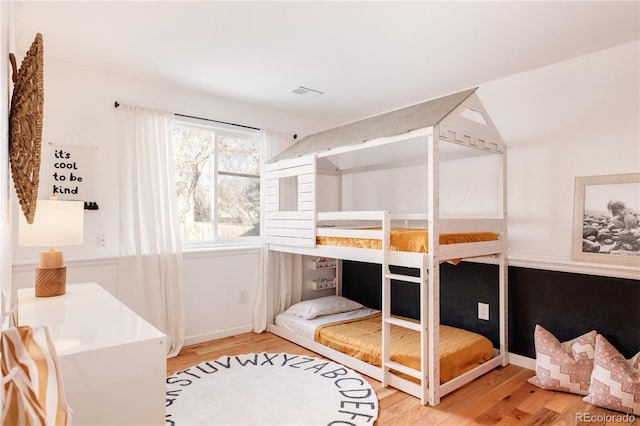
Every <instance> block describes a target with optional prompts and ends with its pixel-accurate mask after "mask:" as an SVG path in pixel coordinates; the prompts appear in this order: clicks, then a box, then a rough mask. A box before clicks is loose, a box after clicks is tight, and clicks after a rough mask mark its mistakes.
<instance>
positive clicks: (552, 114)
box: [478, 41, 640, 261]
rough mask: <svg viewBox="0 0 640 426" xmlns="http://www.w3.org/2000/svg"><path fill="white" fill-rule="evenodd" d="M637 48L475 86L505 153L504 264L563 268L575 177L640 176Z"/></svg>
mask: <svg viewBox="0 0 640 426" xmlns="http://www.w3.org/2000/svg"><path fill="white" fill-rule="evenodd" d="M639 52H640V42H638V41H636V42H633V43H628V44H624V45H621V46H617V47H614V48H611V49H607V50H604V51H601V52H597V53H594V54H590V55H586V56H582V57H579V58H575V59H572V60H569V61H565V62H561V63H557V64H554V65H550V66H547V67H544V68H540V69H537V70H534V71H531V72H527V73H522V74H518V75H514V76H511V77H507V78H503V79H500V80H496V81H492V82H489V83H486V84H483V85H481V87H480V89H479V90H478V94H479V96H480V98H481V100H482V103H483V105H484V106H485V108H486V109H487V110H488V111H489V114H491V117H492V120H493V121H494V123H495V125H496V126H497V128H498V130H499V131H500V134H501V135H502V137H503V139H504V140H505V141H506V143H507V146H508V185H509V187H508V194H509V195H508V197H509V198H508V210H509V212H508V214H509V257H510V258H515V259H518V258H521V259H526V258H538V259H549V260H553V261H569V259H570V257H571V238H572V220H573V193H574V180H575V178H576V177H577V176H593V175H607V174H618V173H632V172H639V171H640V96H639V95H640V86H639V85H640V53H639Z"/></svg>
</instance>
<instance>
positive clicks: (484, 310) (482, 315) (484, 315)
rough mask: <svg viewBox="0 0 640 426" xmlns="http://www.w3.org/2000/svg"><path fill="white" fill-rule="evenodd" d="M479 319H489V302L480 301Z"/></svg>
mask: <svg viewBox="0 0 640 426" xmlns="http://www.w3.org/2000/svg"><path fill="white" fill-rule="evenodd" d="M478 319H481V320H485V321H489V304H488V303H482V302H478Z"/></svg>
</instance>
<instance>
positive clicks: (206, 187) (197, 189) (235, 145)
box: [172, 123, 260, 244]
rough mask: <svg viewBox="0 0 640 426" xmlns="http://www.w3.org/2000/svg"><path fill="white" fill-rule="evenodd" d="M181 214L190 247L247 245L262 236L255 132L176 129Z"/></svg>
mask: <svg viewBox="0 0 640 426" xmlns="http://www.w3.org/2000/svg"><path fill="white" fill-rule="evenodd" d="M172 131H173V152H174V158H175V167H176V186H177V188H176V189H177V194H178V213H179V216H180V225H181V234H182V241H183V242H185V243H201V244H202V243H216V244H217V243H246V242H254V241H256V240H257V237H259V235H260V147H259V138H258V135H257V133H255V132H236V131H229V130H226V129H216V128H212V127H201V126H194V125H188V124H182V123H175V124H174V126H173V129H172Z"/></svg>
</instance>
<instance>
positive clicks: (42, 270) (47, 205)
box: [18, 200, 84, 297]
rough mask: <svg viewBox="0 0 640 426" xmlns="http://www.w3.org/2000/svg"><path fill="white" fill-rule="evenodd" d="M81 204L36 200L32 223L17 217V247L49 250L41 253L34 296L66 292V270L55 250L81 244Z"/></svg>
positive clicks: (59, 253) (56, 294)
mask: <svg viewBox="0 0 640 426" xmlns="http://www.w3.org/2000/svg"><path fill="white" fill-rule="evenodd" d="M83 231H84V202H83V201H67V200H38V201H37V204H36V213H35V216H34V218H33V223H31V224H29V223H27V220H26V218H25V217H24V215H20V219H19V227H18V245H21V246H30V247H49V249H48V250H45V251H41V252H40V258H39V262H38V267H37V268H36V284H35V286H36V297H50V296H61V295H63V294H65V292H66V290H67V267H66V266H64V258H63V255H62V251H59V250H56V249H55V248H54V247H59V246H69V245H75V244H82V241H83V236H82V235H83Z"/></svg>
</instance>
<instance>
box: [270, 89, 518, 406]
mask: <svg viewBox="0 0 640 426" xmlns="http://www.w3.org/2000/svg"><path fill="white" fill-rule="evenodd" d="M484 156H490V157H491V158H493V159H494V160H492V162H491V163H490V164H492V168H493V169H495V170H493V171H491V172H490V174H491V176H490V177H486V176H476V177H474V180H475V178H477V179H478V180H479V181H483V180H484V179H486V180H487V182H488V183H487V185H490V186H492V187H494V191H495V199H494V201H495V203H494V204H495V209H494V210H493V211H489V212H481V213H475V212H471V213H467V212H454V213H451V212H446V214H445V213H443V212H442V211H441V210H442V206H441V202H440V201H441V198H442V196H443V195H447V196H448V195H450V194H449V193H443V192H441V191H442V189H441V188H440V186H441V177H442V176H441V172H442V170H443V164H445V162H447V161H449V160H451V161H452V162H453V161H456V160H462V161H466V159H467V158H469V159H472V158H480V157H484ZM463 164H466V163H463ZM403 168H406V169H411V170H417V175H418V176H420V177H422V178H424V180H421V179H419V182H418V187H423V188H424V192H426V194H424V196H422V198H420V197H418V198H420V199H422V200H424V202H423V203H422V205H421V206H420V208H419V209H418V211H417V212H411V213H405V212H399V213H397V212H392V211H391V209H390V208H389V206H386V205H384V204H385V199H386V198H389V199H391V198H393V194H391V195H390V196H388V197H385V196H381V197H379V198H381V200H378V201H377V204H376V207H378V206H383V207H384V208H383V209H373V210H369V209H364V210H359V209H356V208H354V207H358V206H357V205H355V204H357V203H356V202H354V201H353V198H354V197H355V196H354V192H353V188H355V187H356V185H357V182H358V181H357V179H360V181H366V180H367V179H368V176H369V175H368V174H369V173H372V172H379V171H382V170H393V169H395V170H401V169H403ZM446 170H449V171H448V172H447V173H449V174H451V172H450V168H447V169H446ZM358 176H364V177H361V178H358ZM325 177H329V178H330V181H331V185H325V181H324V180H323V179H325ZM505 178H506V147H505V144H504V142H503V141H502V138H501V137H500V135H499V133H498V132H497V130H496V128H495V126H494V125H493V123H492V122H491V119H490V118H489V115H488V114H487V112H486V110H485V109H484V107H483V106H482V104H481V103H480V100H479V97H478V95H477V93H476V89H475V88H473V89H469V90H465V91H462V92H458V93H454V94H451V95H448V96H444V97H442V98H438V99H434V100H431V101H427V102H423V103H420V104H416V105H412V106H410V107H406V108H403V109H399V110H395V111H391V112H388V113H385V114H381V115H378V116H374V117H371V118H368V119H365V120H360V121H357V122H354V123H350V124H346V125H344V126H340V127H337V128H335V129H330V130H327V131H324V132H320V133H317V134H314V135H310V136H307V137H305V138H303V139H301V140H300V141H298V142H297V143H295V144H294V145H292V146H291V147H290V148H288V149H286V150H284V151H283V152H282V153H280V154H278V155H276V156H275V157H273V158H272V159H271V160H270V161H268V163H267V166H266V179H265V182H266V188H265V193H266V208H265V210H266V214H265V216H266V217H265V234H266V235H265V238H266V241H267V244H268V251H267V254H268V256H277V255H278V253H293V254H300V255H304V256H313V257H317V258H332V259H338V260H339V261H340V260H353V261H360V262H369V263H376V264H380V265H382V276H381V280H382V307H381V312H380V313H379V314H378V315H379V317H378V318H377V319H375V320H374V321H378V323H380V322H381V336H380V355H379V357H380V361H379V362H377V363H376V362H373V363H372V362H371V361H370V360H369V362H365V361H363V360H362V359H360V358H362V357H360V358H358V357H356V356H352V355H347V354H345V353H343V352H342V351H343V350H344V349H340V348H338V349H340V350H338V349H336V347H335V346H334V347H330V346H327V345H326V344H323V343H322V339H319V338H318V337H317V336H314V337H311V335H310V334H309V333H310V332H309V331H307V332H306V333H297V332H295V331H292V329H290V328H287V327H285V326H283V323H282V322H281V321H278V322H277V321H276V319H277V317H278V316H279V315H282V314H283V312H284V311H285V310H286V308H288V307H279V308H277V309H275V308H273V306H275V304H274V303H273V301H272V300H270V301H269V306H270V307H271V310H270V312H269V320H268V330H269V331H270V332H272V333H274V334H277V335H279V336H282V337H284V338H286V339H289V340H291V341H293V342H295V343H297V344H299V345H301V346H304V347H307V348H309V349H311V350H313V351H315V352H317V353H320V354H321V355H323V356H326V357H328V358H331V359H333V360H335V361H337V362H340V363H342V364H344V365H346V366H349V367H351V368H354V369H356V370H358V371H360V372H362V373H363V374H366V375H368V376H370V377H373V378H375V379H377V380H380V381H381V382H382V384H383V386H393V387H395V388H398V389H400V390H402V391H404V392H407V393H409V394H411V395H414V396H416V397H418V398H420V399H421V402H422V404H430V405H436V404H438V403H439V402H440V398H441V397H442V396H444V395H446V394H447V393H449V392H452V391H453V390H455V389H457V388H459V387H460V386H462V385H464V384H466V383H468V382H469V381H471V380H473V379H475V378H477V377H479V376H480V375H482V374H485V373H486V372H488V371H490V370H492V369H493V368H495V367H497V366H500V365H503V366H504V365H506V364H507V362H508V359H507V319H506V318H507V315H506V313H507V308H506V300H507V265H506V249H507V235H506V185H505ZM406 184H407V185H409V184H411V185H414V182H407V183H406ZM475 184H477V182H475ZM287 188H288V189H287ZM348 189H351V191H352V192H351V193H350V197H351V198H349V196H346V197H345V195H344V194H347V193H349V191H348ZM369 190H370V191H376V188H375V187H373V188H370V189H369ZM333 196H335V197H333ZM392 201H393V200H390V204H393V202H392ZM364 204H367V203H364ZM418 204H419V203H418ZM391 207H393V206H391ZM404 208H406V206H404ZM330 210H333V211H330ZM407 244H408V245H407ZM469 259H473V260H475V261H477V260H478V259H481V260H482V261H487V262H492V263H495V264H497V265H498V269H499V273H498V279H499V283H498V289H499V290H498V291H499V298H498V300H499V309H498V310H499V340H500V341H499V345H498V346H499V347H498V348H495V349H494V350H493V353H492V354H491V356H490V357H487V358H488V359H486V360H482V362H480V363H477V365H474V366H471V367H469V368H466V369H464V371H463V372H461V373H460V374H457V373H456V374H453V375H447V376H446V377H441V361H442V360H441V356H442V353H441V346H442V344H443V343H444V341H441V337H443V336H444V334H445V333H444V332H443V328H442V325H441V324H440V264H441V263H442V262H451V263H458V262H460V261H466V260H469ZM392 265H393V266H401V267H407V268H413V269H414V270H417V271H418V274H417V276H409V275H405V274H403V273H397V272H395V273H392V272H391V268H390V266H392ZM337 279H338V285H337V290H336V293H337V294H338V295H339V294H340V291H341V283H340V274H339V273H338V274H337ZM397 282H409V283H414V284H415V285H418V286H419V289H420V290H419V294H420V297H419V299H420V300H419V303H420V318H419V319H418V321H411V320H408V319H406V318H401V317H397V316H394V315H392V314H391V286H392V285H394V283H397ZM269 285H273V283H269ZM365 316H367V315H365ZM326 320H327V321H330V316H327V318H326ZM313 327H315V325H314V326H313ZM398 330H409V331H411V332H412V333H414V335H415V336H417V337H416V339H417V342H418V351H419V353H418V356H417V361H416V362H414V363H412V364H411V365H410V366H409V365H407V363H406V362H405V363H403V362H398V361H397V360H395V359H394V356H393V355H392V350H391V346H392V345H393V343H392V342H393V338H394V335H395V334H397V333H398V332H399V331H398ZM314 333H315V332H314ZM376 364H378V365H376ZM443 379H444V380H443Z"/></svg>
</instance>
